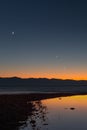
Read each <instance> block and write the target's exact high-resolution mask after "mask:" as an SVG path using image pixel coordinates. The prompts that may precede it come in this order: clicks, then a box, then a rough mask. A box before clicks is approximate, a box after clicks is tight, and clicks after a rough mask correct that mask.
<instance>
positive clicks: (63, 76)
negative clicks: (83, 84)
mask: <svg viewBox="0 0 87 130" xmlns="http://www.w3.org/2000/svg"><path fill="white" fill-rule="evenodd" d="M0 77H20V78H48V79H52V78H55V79H73V80H87V74H68V73H67V74H62V73H61V74H54V73H52V74H49V73H46V74H45V73H44V74H43V73H34V74H26V73H6V74H1V75H0Z"/></svg>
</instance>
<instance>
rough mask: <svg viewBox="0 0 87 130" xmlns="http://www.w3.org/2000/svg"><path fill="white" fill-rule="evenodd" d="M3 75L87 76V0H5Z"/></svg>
mask: <svg viewBox="0 0 87 130" xmlns="http://www.w3.org/2000/svg"><path fill="white" fill-rule="evenodd" d="M12 32H14V34H12ZM0 76H1V77H8V76H19V77H47V78H73V79H87V2H86V1H84V0H1V1H0Z"/></svg>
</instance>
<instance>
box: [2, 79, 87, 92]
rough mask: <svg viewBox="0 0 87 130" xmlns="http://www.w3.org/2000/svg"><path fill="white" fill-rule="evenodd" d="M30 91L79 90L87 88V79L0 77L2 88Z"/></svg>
mask: <svg viewBox="0 0 87 130" xmlns="http://www.w3.org/2000/svg"><path fill="white" fill-rule="evenodd" d="M3 88H4V89H5V90H6V89H8V88H9V90H11V89H13V90H18V89H20V90H28V91H51V92H52V91H54V92H56V91H72V90H73V91H77V90H79V91H80V90H84V91H86V89H87V80H79V81H77V80H62V79H47V78H29V79H22V78H18V77H11V78H0V89H3Z"/></svg>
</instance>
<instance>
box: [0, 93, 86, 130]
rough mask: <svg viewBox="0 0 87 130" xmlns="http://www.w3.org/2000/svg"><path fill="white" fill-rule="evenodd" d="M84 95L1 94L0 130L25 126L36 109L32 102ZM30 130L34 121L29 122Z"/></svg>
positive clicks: (14, 129) (15, 129)
mask: <svg viewBox="0 0 87 130" xmlns="http://www.w3.org/2000/svg"><path fill="white" fill-rule="evenodd" d="M80 94H81V95H85V94H86V93H33V94H3V95H0V130H18V127H19V126H21V125H25V122H24V121H25V120H26V119H27V117H31V116H32V114H33V113H34V112H37V108H36V106H35V104H33V103H32V101H38V105H40V103H39V102H40V100H42V99H49V98H55V97H63V96H73V95H80ZM30 123H31V125H32V128H33V129H34V127H35V121H34V120H33V119H31V120H30Z"/></svg>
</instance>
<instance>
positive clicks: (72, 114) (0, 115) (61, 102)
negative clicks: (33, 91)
mask: <svg viewBox="0 0 87 130" xmlns="http://www.w3.org/2000/svg"><path fill="white" fill-rule="evenodd" d="M0 129H1V130H7V129H9V130H65V129H66V130H78V129H79V130H87V96H71V97H61V98H52V99H46V100H38V101H27V102H23V101H21V102H16V103H15V102H11V103H7V104H6V103H5V104H4V103H3V104H2V105H0Z"/></svg>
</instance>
